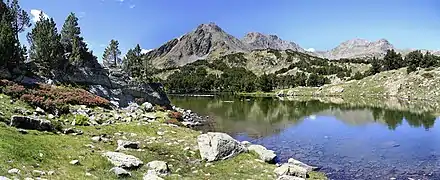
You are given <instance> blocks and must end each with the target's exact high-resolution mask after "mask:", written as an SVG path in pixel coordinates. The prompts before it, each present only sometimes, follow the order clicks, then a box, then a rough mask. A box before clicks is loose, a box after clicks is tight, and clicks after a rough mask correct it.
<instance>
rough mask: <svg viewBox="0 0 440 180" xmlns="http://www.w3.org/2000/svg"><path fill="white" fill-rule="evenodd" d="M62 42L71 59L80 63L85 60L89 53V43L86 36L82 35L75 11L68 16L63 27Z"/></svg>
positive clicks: (72, 61)
mask: <svg viewBox="0 0 440 180" xmlns="http://www.w3.org/2000/svg"><path fill="white" fill-rule="evenodd" d="M61 44H62V45H63V48H64V52H65V53H67V54H69V56H68V57H69V61H70V62H71V63H75V64H78V63H80V61H81V60H84V58H85V55H86V53H87V45H86V43H85V42H84V38H83V37H81V28H80V27H79V24H78V18H77V17H76V16H75V13H70V14H69V16H67V18H66V20H65V22H64V24H63V28H62V29H61Z"/></svg>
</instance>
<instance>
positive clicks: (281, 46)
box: [242, 32, 306, 52]
mask: <svg viewBox="0 0 440 180" xmlns="http://www.w3.org/2000/svg"><path fill="white" fill-rule="evenodd" d="M242 41H243V42H244V43H246V44H248V45H249V46H250V47H251V49H253V50H254V49H276V50H287V49H291V50H293V51H298V52H306V51H305V50H304V49H303V48H301V47H300V46H299V45H298V44H295V43H293V42H288V41H284V40H282V39H280V38H279V37H278V36H276V35H265V34H262V33H259V32H250V33H248V34H246V36H244V38H243V39H242Z"/></svg>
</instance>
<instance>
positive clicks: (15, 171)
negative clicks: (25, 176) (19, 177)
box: [8, 168, 20, 174]
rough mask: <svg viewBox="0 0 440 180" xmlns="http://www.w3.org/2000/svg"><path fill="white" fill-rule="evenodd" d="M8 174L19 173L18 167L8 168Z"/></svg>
mask: <svg viewBox="0 0 440 180" xmlns="http://www.w3.org/2000/svg"><path fill="white" fill-rule="evenodd" d="M8 174H20V170H19V169H16V168H14V169H10V170H9V171H8Z"/></svg>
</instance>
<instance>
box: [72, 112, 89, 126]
mask: <svg viewBox="0 0 440 180" xmlns="http://www.w3.org/2000/svg"><path fill="white" fill-rule="evenodd" d="M75 125H79V126H88V125H89V117H87V116H84V115H82V114H76V115H75Z"/></svg>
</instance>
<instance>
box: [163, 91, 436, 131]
mask: <svg viewBox="0 0 440 180" xmlns="http://www.w3.org/2000/svg"><path fill="white" fill-rule="evenodd" d="M171 100H172V102H173V104H175V105H177V106H181V107H183V108H186V109H191V110H193V111H195V112H197V113H200V114H202V115H207V116H210V117H211V118H212V119H214V123H213V125H212V126H211V127H209V128H208V129H207V130H211V131H222V132H227V133H230V134H238V133H246V134H247V135H248V136H253V137H262V136H270V135H272V134H274V133H277V132H279V131H280V130H282V129H284V128H287V127H290V126H292V125H298V124H300V123H301V122H302V121H304V119H306V118H307V117H309V116H311V115H315V116H317V118H319V117H322V116H330V117H334V118H336V119H338V120H340V121H342V122H343V123H344V124H346V125H349V126H363V125H368V124H372V123H375V124H382V125H384V126H387V127H388V129H390V130H394V129H396V128H397V127H398V126H399V125H402V123H403V121H406V122H407V124H408V125H410V126H411V127H414V128H419V127H423V128H424V129H426V130H429V129H430V128H432V127H433V125H434V122H435V119H436V116H435V115H434V113H433V112H431V111H429V110H426V109H424V108H423V107H419V108H417V109H418V111H411V110H413V109H414V108H411V106H408V105H407V104H405V102H399V101H396V102H389V101H388V100H374V101H371V103H366V101H362V102H361V103H360V101H358V102H355V101H344V100H341V99H336V100H335V99H333V100H332V101H322V100H316V99H313V100H312V99H300V100H299V99H290V100H280V99H277V98H267V97H266V98H246V97H233V96H226V97H177V96H175V97H171ZM387 101H388V102H387ZM402 103H403V104H402ZM405 107H408V108H405ZM420 109H422V110H420Z"/></svg>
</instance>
